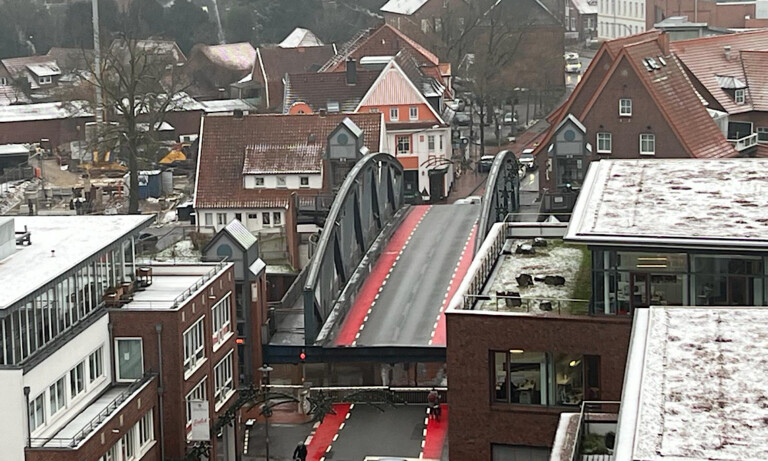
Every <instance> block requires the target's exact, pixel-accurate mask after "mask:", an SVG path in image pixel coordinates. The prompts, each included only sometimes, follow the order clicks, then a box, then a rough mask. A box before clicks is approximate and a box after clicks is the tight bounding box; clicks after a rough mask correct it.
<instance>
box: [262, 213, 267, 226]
mask: <svg viewBox="0 0 768 461" xmlns="http://www.w3.org/2000/svg"><path fill="white" fill-rule="evenodd" d="M261 222H262V224H264V225H265V226H269V212H268V211H265V212H264V213H262V214H261Z"/></svg>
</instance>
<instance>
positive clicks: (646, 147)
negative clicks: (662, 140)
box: [640, 133, 656, 155]
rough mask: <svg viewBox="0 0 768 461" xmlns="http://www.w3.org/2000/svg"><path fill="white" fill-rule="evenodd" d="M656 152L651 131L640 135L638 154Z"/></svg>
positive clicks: (654, 138)
mask: <svg viewBox="0 0 768 461" xmlns="http://www.w3.org/2000/svg"><path fill="white" fill-rule="evenodd" d="M655 154H656V136H655V135H653V134H651V133H643V134H641V135H640V155H655Z"/></svg>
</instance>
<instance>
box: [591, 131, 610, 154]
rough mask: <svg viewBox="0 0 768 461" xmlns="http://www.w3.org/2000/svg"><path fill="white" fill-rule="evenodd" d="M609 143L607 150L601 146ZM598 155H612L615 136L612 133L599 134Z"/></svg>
mask: <svg viewBox="0 0 768 461" xmlns="http://www.w3.org/2000/svg"><path fill="white" fill-rule="evenodd" d="M606 141H607V142H608V148H607V149H605V148H604V146H603V147H601V145H602V144H603V143H605V142H606ZM595 144H597V153H598V154H610V153H611V152H612V151H613V135H612V134H611V133H610V132H607V131H602V132H599V133H597V142H596V143H595Z"/></svg>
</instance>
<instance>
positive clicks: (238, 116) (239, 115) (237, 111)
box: [232, 109, 243, 120]
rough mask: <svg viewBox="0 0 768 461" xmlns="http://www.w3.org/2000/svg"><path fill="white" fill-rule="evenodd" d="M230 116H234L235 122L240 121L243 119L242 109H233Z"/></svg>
mask: <svg viewBox="0 0 768 461" xmlns="http://www.w3.org/2000/svg"><path fill="white" fill-rule="evenodd" d="M232 115H234V117H235V120H242V119H243V111H242V109H235V110H234V112H232Z"/></svg>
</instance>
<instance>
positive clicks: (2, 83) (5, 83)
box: [0, 77, 8, 86]
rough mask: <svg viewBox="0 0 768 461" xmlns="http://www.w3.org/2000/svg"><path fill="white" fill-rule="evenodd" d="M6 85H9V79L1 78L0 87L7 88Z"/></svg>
mask: <svg viewBox="0 0 768 461" xmlns="http://www.w3.org/2000/svg"><path fill="white" fill-rule="evenodd" d="M6 85H8V78H7V77H0V86H6Z"/></svg>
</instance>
